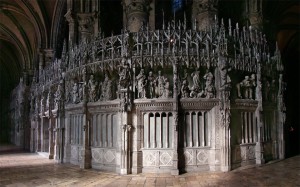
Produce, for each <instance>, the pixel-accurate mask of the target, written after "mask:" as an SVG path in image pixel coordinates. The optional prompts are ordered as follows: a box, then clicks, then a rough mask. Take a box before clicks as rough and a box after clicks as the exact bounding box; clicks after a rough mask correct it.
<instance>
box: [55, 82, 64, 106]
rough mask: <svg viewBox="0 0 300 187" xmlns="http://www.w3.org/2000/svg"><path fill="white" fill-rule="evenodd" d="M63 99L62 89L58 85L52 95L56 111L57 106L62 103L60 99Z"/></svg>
mask: <svg viewBox="0 0 300 187" xmlns="http://www.w3.org/2000/svg"><path fill="white" fill-rule="evenodd" d="M62 97H63V89H62V86H61V85H60V84H59V85H58V86H57V90H56V92H55V94H54V103H55V107H54V108H56V109H58V108H59V105H60V102H61V101H62V99H63V98H62Z"/></svg>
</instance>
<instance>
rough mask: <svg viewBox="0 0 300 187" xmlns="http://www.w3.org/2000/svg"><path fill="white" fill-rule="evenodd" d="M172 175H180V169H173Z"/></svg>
mask: <svg viewBox="0 0 300 187" xmlns="http://www.w3.org/2000/svg"><path fill="white" fill-rule="evenodd" d="M171 175H179V169H172V170H171Z"/></svg>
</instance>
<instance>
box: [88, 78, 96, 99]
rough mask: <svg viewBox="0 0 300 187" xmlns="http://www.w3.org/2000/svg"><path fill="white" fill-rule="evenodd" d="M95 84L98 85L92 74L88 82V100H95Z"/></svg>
mask: <svg viewBox="0 0 300 187" xmlns="http://www.w3.org/2000/svg"><path fill="white" fill-rule="evenodd" d="M97 86H98V83H97V82H96V80H95V79H94V75H91V76H90V80H89V82H88V88H89V101H90V102H95V101H96V100H97Z"/></svg>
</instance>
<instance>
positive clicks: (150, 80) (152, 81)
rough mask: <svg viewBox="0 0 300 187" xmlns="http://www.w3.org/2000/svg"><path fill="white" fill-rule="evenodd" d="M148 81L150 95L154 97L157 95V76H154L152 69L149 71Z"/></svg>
mask: <svg viewBox="0 0 300 187" xmlns="http://www.w3.org/2000/svg"><path fill="white" fill-rule="evenodd" d="M147 82H148V90H149V96H150V98H151V99H152V98H154V97H155V77H154V76H153V73H152V71H150V72H149V75H148V81H147Z"/></svg>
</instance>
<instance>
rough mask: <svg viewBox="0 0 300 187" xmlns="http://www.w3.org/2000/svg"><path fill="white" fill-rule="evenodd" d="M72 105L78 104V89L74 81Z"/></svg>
mask: <svg viewBox="0 0 300 187" xmlns="http://www.w3.org/2000/svg"><path fill="white" fill-rule="evenodd" d="M72 103H74V104H76V103H79V87H78V83H77V82H76V81H74V83H73V88H72Z"/></svg>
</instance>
